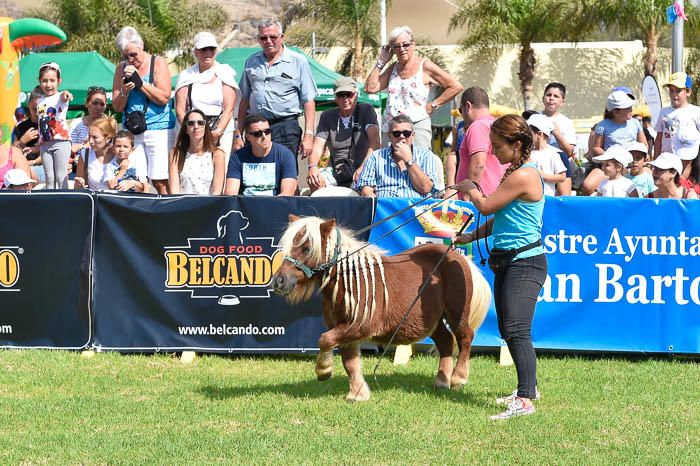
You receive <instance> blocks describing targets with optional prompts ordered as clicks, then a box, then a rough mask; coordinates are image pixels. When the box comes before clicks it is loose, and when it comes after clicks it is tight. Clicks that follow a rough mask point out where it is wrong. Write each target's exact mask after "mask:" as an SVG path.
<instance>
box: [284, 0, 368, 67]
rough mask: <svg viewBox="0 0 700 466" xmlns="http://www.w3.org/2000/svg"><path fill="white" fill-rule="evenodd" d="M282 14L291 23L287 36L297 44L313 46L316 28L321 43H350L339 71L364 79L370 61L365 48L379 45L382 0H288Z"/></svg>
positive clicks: (346, 44) (318, 40) (287, 22)
mask: <svg viewBox="0 0 700 466" xmlns="http://www.w3.org/2000/svg"><path fill="white" fill-rule="evenodd" d="M281 17H282V22H283V23H285V24H286V25H289V26H290V29H289V30H288V31H287V36H288V37H289V38H290V39H291V40H290V41H292V42H296V44H297V45H302V46H309V45H310V39H311V32H312V31H315V32H317V43H319V44H321V45H334V44H338V45H344V46H347V47H348V48H349V52H348V54H347V55H346V57H344V58H343V59H341V61H340V63H341V65H340V67H339V69H338V72H340V73H342V74H349V75H350V76H352V77H353V78H355V79H358V80H363V79H364V77H365V75H366V69H367V68H366V66H367V63H368V62H369V60H368V59H367V58H368V57H367V56H366V55H365V53H366V51H365V48H367V47H369V48H371V50H373V51H376V49H377V48H378V47H379V43H378V37H379V24H378V18H379V1H378V0H286V1H285V2H283V3H282V16H281Z"/></svg>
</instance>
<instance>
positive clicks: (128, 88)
mask: <svg viewBox="0 0 700 466" xmlns="http://www.w3.org/2000/svg"><path fill="white" fill-rule="evenodd" d="M258 41H259V44H260V47H261V50H260V51H259V52H257V53H254V54H253V55H251V56H250V57H249V58H248V59H247V60H246V62H245V66H244V69H243V72H242V74H241V76H236V72H235V71H234V70H233V69H232V68H231V67H230V66H229V65H226V64H222V63H219V62H218V61H217V60H216V56H217V53H218V51H219V45H218V43H217V40H216V38H215V36H214V35H213V34H211V33H209V32H206V31H203V32H199V33H197V34H196V35H195V36H194V38H193V44H194V47H193V50H192V54H193V57H194V64H193V65H192V66H191V67H189V68H187V69H185V70H184V71H183V72H182V73H180V75H179V76H178V79H177V84H176V85H175V91H174V97H173V98H171V75H170V72H169V70H168V66H167V62H166V60H165V59H164V58H163V57H160V56H157V55H155V54H150V53H148V52H146V51H145V50H144V41H143V39H142V37H141V35H140V34H139V32H138V31H137V30H136V29H134V28H132V27H125V28H123V29H122V30H121V31H120V32H119V33H118V34H117V36H116V38H115V45H116V47H117V48H118V50H119V51H120V53H121V54H122V61H121V62H120V63H118V64H117V66H116V68H115V74H114V81H113V88H112V90H111V92H112V93H111V97H112V109H113V110H114V111H116V112H122V113H123V118H122V122H123V123H122V126H123V129H120V128H119V127H118V124H117V122H116V120H115V119H114V118H113V117H111V116H108V115H107V113H106V110H107V108H108V106H107V104H108V100H107V96H108V91H107V90H106V89H104V88H102V87H90V88H89V89H87V97H86V99H85V102H84V104H85V108H86V112H85V114H84V116H83V117H82V118H79V119H76V120H73V121H72V122H70V124H69V122H68V121H67V120H66V116H67V109H68V106H69V105H70V102H71V100H72V95H71V94H70V92H68V91H66V90H62V89H61V69H60V66H59V65H58V64H56V63H46V64H44V65H42V66H41V68H40V70H39V76H38V82H39V85H38V86H36V88H35V89H34V90H33V91H32V93H31V95H30V96H29V98H28V101H27V112H22V113H19V112H18V113H17V119H18V123H17V125H16V127H15V130H14V132H13V145H12V146H7V145H3V146H0V188H1V187H3V185H4V186H5V188H6V189H32V188H34V189H36V188H37V187H41V186H43V187H45V188H47V189H53V188H59V189H65V188H68V187H73V188H78V189H79V188H89V189H92V190H116V191H132V192H133V191H137V192H140V191H144V192H154V193H160V194H166V193H169V194H194V195H222V194H224V195H272V196H275V195H284V196H292V195H298V194H300V193H302V194H303V193H304V192H307V193H309V194H312V195H362V196H376V197H407V198H412V197H425V196H437V197H447V196H451V195H455V194H456V191H455V190H454V189H452V186H454V185H455V184H457V183H459V182H461V181H463V180H466V179H469V180H472V181H474V182H476V183H477V184H478V185H479V186H480V188H481V189H482V190H483V192H484V194H485V195H489V194H491V193H492V192H493V191H494V190H495V189H496V187H497V186H498V184H499V183H500V182H501V179H502V178H503V175H504V173H505V171H506V169H507V166H504V165H501V164H500V163H499V161H498V159H497V158H496V157H495V156H494V154H493V151H492V147H491V143H490V139H489V134H490V130H491V125H492V124H493V122H494V120H495V118H494V116H492V115H491V113H490V102H489V96H488V94H487V92H486V90H484V89H482V88H480V87H478V86H472V87H469V88H468V89H466V90H463V89H464V88H463V87H462V85H461V84H460V83H459V81H458V80H457V79H456V78H455V77H454V76H452V75H450V74H449V73H447V72H446V71H444V70H442V69H441V68H440V67H439V66H438V65H436V64H435V63H433V62H432V61H430V60H429V59H427V58H423V57H420V56H419V55H418V53H417V51H416V43H415V39H414V37H413V32H412V31H411V29H410V28H408V27H406V26H402V27H398V28H395V29H394V30H393V31H392V32H391V33H390V40H389V44H387V45H385V46H383V47H382V48H381V50H380V53H379V58H378V60H377V63H376V65H375V66H374V67H372V69H371V71H370V73H369V75H368V76H367V79H366V81H365V83H364V89H365V91H367V92H369V93H376V92H379V91H383V90H385V91H386V92H387V102H386V111H385V113H384V115H383V118H382V119H381V122H380V120H379V119H378V116H377V112H376V111H375V109H374V107H372V106H371V105H369V104H365V103H360V102H358V96H359V93H360V89H361V88H360V85H359V84H358V83H357V82H356V81H355V80H353V79H351V78H345V77H343V78H340V79H338V80H337V81H336V82H335V83H334V86H333V92H334V96H335V103H336V107H334V108H331V109H328V110H325V111H324V112H322V113H321V115H320V116H319V118H318V119H317V118H316V105H315V98H316V96H317V93H318V90H317V87H316V83H315V82H314V79H313V76H312V74H311V69H310V66H309V63H308V61H307V59H306V58H305V57H304V56H303V55H302V54H299V53H297V52H294V51H293V50H291V49H290V48H289V47H287V46H286V45H285V35H284V30H283V27H282V25H281V24H280V23H279V22H277V21H273V20H268V21H263V22H261V23H260V24H259V26H258ZM392 57H395V60H393V61H392ZM431 87H437V88H439V89H441V90H442V92H441V93H439V94H438V95H437V96H435V98H434V99H433V100H431V101H430V100H429V95H431V93H430V89H431ZM664 87H665V88H666V89H667V91H668V94H669V98H670V101H671V106H670V107H668V108H664V109H663V110H662V112H661V116H660V117H659V119H658V122H657V123H656V125H655V127H652V126H651V120H650V119H649V118H646V119H645V118H644V117H642V116H641V115H633V107H634V106H635V105H636V102H637V100H636V97H635V95H634V94H633V92H632V90H631V89H629V88H627V87H624V86H619V87H616V88H614V89H612V92H611V93H610V95H609V96H608V98H607V100H606V102H605V111H604V116H603V119H602V120H601V121H600V122H598V123H596V124H595V125H594V126H593V128H591V132H590V136H589V142H588V147H585V148H582V149H581V148H578V147H577V140H576V131H575V127H574V124H573V122H572V121H571V120H570V119H569V118H567V117H566V116H565V115H564V114H563V113H562V108H563V107H564V105H565V102H566V92H567V91H566V87H565V85H564V84H561V83H557V82H553V83H550V84H548V85H547V86H546V87H545V89H544V92H543V95H542V110H541V112H537V111H527V112H525V113H523V115H522V116H523V117H524V118H525V120H526V121H527V123H528V125H529V127H530V130H531V131H532V134H533V151H532V155H531V158H532V161H533V162H534V163H535V164H536V165H537V167H538V169H539V171H540V174H541V177H542V181H543V183H544V186H545V193H546V194H547V195H549V196H566V195H571V194H578V195H592V196H604V197H652V198H679V199H696V198H697V197H698V196H697V195H698V194H699V193H700V184H699V183H700V160H699V159H698V149H699V148H700V107H697V106H695V105H692V104H690V103H689V102H688V97H689V95H690V94H691V92H692V81H691V79H690V77H689V76H687V75H686V74H685V73H682V72H681V73H675V74H673V75H672V76H671V77H670V79H669V80H668V82H666V83H664ZM462 91H463V92H462ZM460 92H461V96H459V94H460ZM458 96H459V113H460V114H461V116H462V120H461V121H459V122H458V124H457V125H456V127H455V128H454V130H453V134H452V138H451V140H452V142H453V144H452V146H451V147H450V150H449V153H448V154H447V156H446V158H445V160H444V162H445V163H444V166H443V160H442V159H441V157H439V156H438V155H436V154H435V153H434V152H433V151H432V142H433V134H432V125H431V114H432V113H433V112H434V111H435V110H437V109H438V108H440V107H441V106H443V105H447V104H450V103H451V102H452V101H453V100H454V98H456V97H458ZM18 110H19V109H18ZM302 117H303V118H302ZM317 121H318V124H317ZM579 153H585V156H586V162H585V172H584V173H583V174H582V178H584V179H583V181H582V182H581V183H575V186H574V187H575V188H576V189H575V190H573V191H572V176H573V174H574V172H575V171H576V170H581V171H583V170H582V169H580V168H579V165H581V161H580V160H579V158H578V154H579ZM300 179H301V180H303V181H305V182H306V183H299V181H300ZM307 186H308V189H307ZM460 196H461V198H462V199H465V200H468V196H467V195H465V194H461V195H460Z"/></svg>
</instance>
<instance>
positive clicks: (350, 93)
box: [307, 77, 380, 191]
mask: <svg viewBox="0 0 700 466" xmlns="http://www.w3.org/2000/svg"><path fill="white" fill-rule="evenodd" d="M333 90H334V92H335V103H336V104H337V105H338V107H337V108H332V109H330V110H326V111H325V112H323V113H322V114H321V118H320V120H319V122H318V129H317V130H316V137H315V138H314V148H313V151H312V152H311V157H309V176H308V179H307V181H308V183H309V188H311V190H312V191H315V190H317V189H319V188H323V187H326V186H343V187H346V188H349V187H350V186H351V185H352V183H353V181H355V180H356V179H357V177H358V176H359V175H360V171H361V167H362V163H363V162H364V161H365V159H366V158H367V156H368V155H369V154H371V153H372V152H373V151H375V150H377V149H379V145H380V144H379V126H378V123H377V114H376V113H375V111H374V108H373V107H372V106H371V105H369V104H364V103H358V102H357V83H356V82H355V80H354V79H352V78H346V77H342V78H339V79H337V80H336V81H335V82H334V83H333ZM326 147H328V150H329V151H330V154H331V156H330V163H329V166H328V167H326V168H323V169H319V168H318V162H319V160H320V159H321V156H322V155H323V151H324V149H325V148H326Z"/></svg>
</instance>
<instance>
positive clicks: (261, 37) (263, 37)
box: [258, 36, 280, 42]
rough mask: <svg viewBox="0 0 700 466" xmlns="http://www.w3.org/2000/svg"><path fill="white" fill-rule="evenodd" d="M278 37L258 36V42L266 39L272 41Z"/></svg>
mask: <svg viewBox="0 0 700 466" xmlns="http://www.w3.org/2000/svg"><path fill="white" fill-rule="evenodd" d="M279 38H280V36H258V39H259V40H260V42H265V41H266V40H267V39H270V40H271V41H272V42H274V41H276V40H277V39H279Z"/></svg>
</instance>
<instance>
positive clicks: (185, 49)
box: [29, 0, 228, 66]
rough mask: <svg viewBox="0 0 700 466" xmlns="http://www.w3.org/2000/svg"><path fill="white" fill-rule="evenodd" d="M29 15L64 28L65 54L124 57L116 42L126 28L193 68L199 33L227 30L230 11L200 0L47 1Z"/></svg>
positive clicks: (152, 47)
mask: <svg viewBox="0 0 700 466" xmlns="http://www.w3.org/2000/svg"><path fill="white" fill-rule="evenodd" d="M29 16H34V17H37V18H42V19H46V20H47V21H51V22H53V23H55V24H56V25H58V26H59V27H61V29H63V30H64V31H65V32H66V34H67V35H68V40H67V41H66V42H65V43H64V44H62V45H61V46H59V48H58V50H62V51H67V52H70V51H84V50H96V51H97V52H99V53H100V54H102V55H104V56H105V57H107V58H108V59H109V60H111V61H113V62H117V61H119V60H120V59H121V53H120V52H119V51H118V50H117V48H116V45H115V43H114V39H115V37H116V35H117V33H118V32H119V30H120V29H121V28H123V27H124V26H133V27H135V28H136V29H137V30H138V31H139V33H140V34H141V36H142V37H143V40H144V43H145V49H146V50H147V51H148V52H152V53H158V54H161V55H162V54H163V53H164V52H165V51H166V50H168V49H175V50H181V52H180V53H179V54H178V55H177V57H176V58H175V62H176V63H177V64H178V65H179V66H186V65H188V64H191V62H192V60H193V59H192V56H191V54H190V50H191V48H192V37H193V36H194V34H195V33H196V32H197V31H200V30H209V31H213V30H216V29H217V28H220V27H221V26H223V25H224V24H225V23H226V21H227V19H228V16H227V13H226V12H225V11H224V10H223V8H221V6H219V5H217V4H216V3H213V2H210V1H206V0H202V1H199V2H197V3H192V4H190V3H188V2H187V1H186V0H119V1H116V2H115V1H112V0H47V3H46V5H45V6H44V7H42V8H41V9H36V10H34V11H31V12H29Z"/></svg>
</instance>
